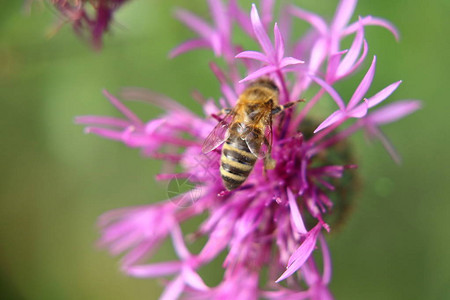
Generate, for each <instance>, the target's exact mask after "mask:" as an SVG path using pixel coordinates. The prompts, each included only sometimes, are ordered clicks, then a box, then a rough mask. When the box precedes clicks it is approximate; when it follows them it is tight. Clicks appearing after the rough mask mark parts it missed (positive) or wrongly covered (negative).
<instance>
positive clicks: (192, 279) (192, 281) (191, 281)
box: [183, 269, 209, 291]
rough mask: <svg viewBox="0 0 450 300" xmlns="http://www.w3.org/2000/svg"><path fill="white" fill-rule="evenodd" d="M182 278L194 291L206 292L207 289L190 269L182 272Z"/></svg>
mask: <svg viewBox="0 0 450 300" xmlns="http://www.w3.org/2000/svg"><path fill="white" fill-rule="evenodd" d="M183 277H184V280H185V281H186V284H188V285H190V286H191V287H193V288H194V289H196V290H200V291H207V290H209V287H208V286H207V285H206V284H205V282H204V281H203V279H202V278H201V277H200V276H199V275H198V274H197V273H195V272H194V271H192V270H191V269H187V270H184V271H183Z"/></svg>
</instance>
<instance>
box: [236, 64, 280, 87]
mask: <svg viewBox="0 0 450 300" xmlns="http://www.w3.org/2000/svg"><path fill="white" fill-rule="evenodd" d="M276 70H277V67H275V66H273V65H269V66H265V67H263V68H261V69H258V70H256V71H255V72H253V73H250V74H249V75H247V77H245V78H244V79H242V80H240V81H239V83H242V82H245V81H249V80H253V79H257V78H259V77H261V76H263V75H266V74H269V73H271V72H273V71H276Z"/></svg>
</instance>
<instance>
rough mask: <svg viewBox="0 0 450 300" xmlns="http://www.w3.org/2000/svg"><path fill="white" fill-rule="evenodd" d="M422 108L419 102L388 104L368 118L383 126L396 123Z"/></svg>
mask: <svg viewBox="0 0 450 300" xmlns="http://www.w3.org/2000/svg"><path fill="white" fill-rule="evenodd" d="M421 107H422V103H421V102H420V101H419V100H403V101H396V102H394V103H391V104H388V105H386V106H384V107H382V108H380V109H378V110H376V111H374V112H373V113H371V114H370V115H369V117H368V119H369V120H370V122H371V123H373V124H377V125H381V124H386V123H391V122H395V121H397V120H398V119H401V118H403V117H405V116H407V115H409V114H411V113H413V112H415V111H416V110H418V109H420V108H421Z"/></svg>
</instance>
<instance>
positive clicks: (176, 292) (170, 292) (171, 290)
mask: <svg viewBox="0 0 450 300" xmlns="http://www.w3.org/2000/svg"><path fill="white" fill-rule="evenodd" d="M183 290H184V281H183V277H181V276H178V277H177V278H176V279H175V280H173V281H172V282H171V283H169V285H168V286H167V287H166V289H165V290H164V292H163V293H162V295H161V296H160V297H159V300H176V299H178V298H179V297H180V296H181V293H182V292H183Z"/></svg>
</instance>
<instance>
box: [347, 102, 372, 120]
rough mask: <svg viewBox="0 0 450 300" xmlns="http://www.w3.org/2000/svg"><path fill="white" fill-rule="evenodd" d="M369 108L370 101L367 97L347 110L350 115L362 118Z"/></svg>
mask: <svg viewBox="0 0 450 300" xmlns="http://www.w3.org/2000/svg"><path fill="white" fill-rule="evenodd" d="M368 109H369V102H368V101H367V99H364V102H363V103H361V104H360V105H358V106H357V107H355V108H354V109H352V110H351V111H349V112H347V116H348V117H352V118H362V117H364V116H365V115H366V114H367V110H368Z"/></svg>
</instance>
